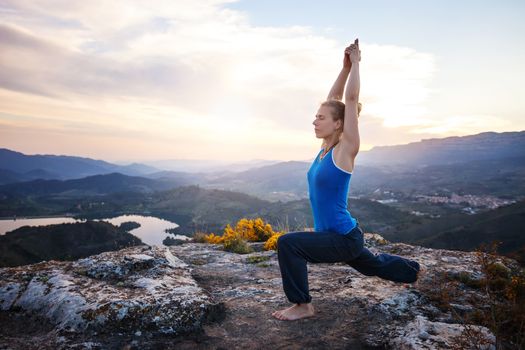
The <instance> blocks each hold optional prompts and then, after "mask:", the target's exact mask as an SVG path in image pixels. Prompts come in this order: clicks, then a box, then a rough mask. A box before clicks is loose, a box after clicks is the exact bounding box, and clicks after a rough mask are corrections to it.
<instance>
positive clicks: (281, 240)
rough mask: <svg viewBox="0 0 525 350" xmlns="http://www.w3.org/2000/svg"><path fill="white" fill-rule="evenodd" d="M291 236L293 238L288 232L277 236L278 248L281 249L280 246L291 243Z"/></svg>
mask: <svg viewBox="0 0 525 350" xmlns="http://www.w3.org/2000/svg"><path fill="white" fill-rule="evenodd" d="M290 238H291V235H290V234H286V233H285V234H284V235H282V236H279V238H277V249H279V247H284V246H288V245H290V242H291V240H290Z"/></svg>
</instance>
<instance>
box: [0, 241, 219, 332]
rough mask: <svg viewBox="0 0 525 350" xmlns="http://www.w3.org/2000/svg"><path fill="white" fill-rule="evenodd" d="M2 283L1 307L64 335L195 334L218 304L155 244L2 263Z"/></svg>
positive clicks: (185, 266) (183, 268)
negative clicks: (41, 321)
mask: <svg viewBox="0 0 525 350" xmlns="http://www.w3.org/2000/svg"><path fill="white" fill-rule="evenodd" d="M0 281H1V282H0V307H1V309H2V310H5V311H9V310H11V311H12V310H20V311H22V312H25V313H28V314H37V315H39V316H41V317H43V318H45V319H47V320H48V321H49V322H50V323H51V324H52V325H53V326H54V328H55V330H56V331H58V332H65V333H79V334H80V333H82V334H99V333H117V332H133V333H134V332H136V331H137V330H154V331H155V332H157V333H166V334H173V335H177V334H183V333H189V332H195V331H197V330H199V329H200V327H201V323H202V321H203V320H204V319H205V317H206V315H207V314H208V313H209V311H210V310H211V309H213V307H214V306H213V304H212V303H211V299H210V297H209V295H208V294H207V293H206V292H205V291H203V290H202V288H200V287H199V286H198V285H197V283H196V282H195V280H194V279H193V278H192V277H191V273H190V268H189V267H188V265H187V264H185V263H184V262H183V261H181V260H180V259H178V258H177V257H175V256H173V255H172V254H171V252H170V251H169V250H167V249H166V248H159V247H155V246H153V247H149V246H144V245H143V246H137V247H132V248H126V249H122V250H120V251H116V252H105V253H102V254H99V255H94V256H91V257H88V258H84V259H80V260H77V261H74V262H61V261H47V262H42V263H37V264H33V265H27V266H20V267H14V268H4V269H0Z"/></svg>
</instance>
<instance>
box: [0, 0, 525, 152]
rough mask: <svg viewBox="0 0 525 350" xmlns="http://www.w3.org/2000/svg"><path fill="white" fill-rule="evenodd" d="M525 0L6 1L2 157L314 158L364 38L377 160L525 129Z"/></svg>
mask: <svg viewBox="0 0 525 350" xmlns="http://www.w3.org/2000/svg"><path fill="white" fill-rule="evenodd" d="M524 15H525V2H523V1H499V2H493V1H491V2H489V1H482V0H478V1H432V2H430V1H425V2H422V1H387V0H385V1H360V2H355V1H282V0H281V1H277V0H271V1H267V0H265V1H263V0H258V1H256V0H240V1H221V0H203V1H200V0H195V1H187V0H186V1H177V0H166V1H161V0H159V1H157V0H147V1H124V0H113V1H99V0H89V1H73V0H57V1H53V0H48V1H37V0H35V1H25V0H15V1H4V0H0V16H1V21H0V148H9V149H12V150H15V151H19V152H23V153H26V154H65V155H75V156H84V157H90V158H95V159H103V160H107V161H115V162H122V161H129V162H131V161H146V160H160V159H221V160H226V159H227V160H231V161H241V160H251V159H271V160H306V159H311V158H313V157H314V156H315V155H316V153H317V151H318V149H319V147H320V145H321V140H319V139H316V138H315V134H314V130H313V125H312V121H313V119H314V115H315V112H316V110H317V108H318V105H319V103H320V102H322V101H323V100H324V98H325V97H326V95H327V93H328V91H329V89H330V87H331V85H332V83H333V81H334V80H335V78H336V76H337V74H338V72H339V70H340V68H341V65H342V58H343V50H344V47H345V46H347V45H348V44H349V43H350V42H351V41H353V40H354V39H355V38H356V37H358V38H359V40H360V45H361V51H362V61H361V66H360V69H361V95H360V100H361V102H362V103H363V111H362V114H361V117H360V120H359V123H360V124H359V128H360V135H361V150H368V149H370V148H372V147H373V146H380V145H394V144H404V143H409V142H413V141H419V140H421V139H428V138H442V137H447V136H455V135H457V136H463V135H471V134H476V133H480V132H484V131H496V132H503V131H521V130H525V113H524V112H525V94H524V92H525V89H524V87H523V84H524V78H525V74H524V73H525V69H524V68H525V63H524V62H525V40H524V39H523V38H524V37H525V21H523V17H524Z"/></svg>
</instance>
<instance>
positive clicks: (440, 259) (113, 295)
mask: <svg viewBox="0 0 525 350" xmlns="http://www.w3.org/2000/svg"><path fill="white" fill-rule="evenodd" d="M365 238H366V245H367V246H368V247H369V249H371V250H372V251H373V252H386V253H391V254H396V255H401V256H405V257H408V258H411V259H414V260H416V261H418V262H420V263H423V264H425V265H426V266H427V269H428V271H427V273H426V275H425V276H424V277H423V278H422V279H421V280H420V281H419V282H418V283H417V284H402V283H395V282H391V281H386V280H382V279H380V278H378V277H368V276H364V275H361V274H360V273H358V272H357V271H356V270H354V269H353V268H351V267H350V266H349V265H346V264H344V263H336V264H324V263H322V264H309V265H308V270H309V281H310V293H311V295H312V299H313V300H312V302H313V305H314V308H315V309H316V315H315V316H314V317H311V318H307V319H302V320H298V321H293V322H291V321H281V320H277V319H274V318H273V317H272V316H271V313H272V312H273V311H275V310H278V309H282V308H285V307H288V306H291V304H290V303H289V302H288V301H287V299H286V297H285V295H284V292H283V289H282V282H281V275H280V270H279V265H278V261H277V253H276V252H274V251H261V244H260V243H253V244H252V245H253V246H254V248H256V250H257V251H256V252H254V253H251V254H246V255H239V254H235V253H229V252H225V251H223V250H222V249H221V247H220V246H218V245H211V244H205V243H185V244H182V245H177V246H172V247H169V248H166V247H162V248H157V247H151V248H149V247H147V246H139V247H133V248H126V249H123V250H120V251H117V252H107V253H103V254H100V255H96V256H92V257H89V258H86V259H81V260H78V261H76V262H58V261H49V262H44V263H39V264H34V265H27V266H21V267H17V268H4V269H0V279H1V282H0V305H1V309H2V310H4V311H2V313H1V315H0V324H1V325H2V329H3V330H2V331H1V332H2V333H1V334H0V339H1V340H0V348H3V347H8V348H12V349H25V348H27V347H20V346H19V344H22V342H23V341H24V340H26V339H25V338H31V339H36V340H37V342H38V344H39V348H50V349H51V348H58V349H61V348H63V349H66V348H77V349H84V348H86V349H87V348H91V349H107V348H115V349H122V348H124V349H156V348H164V349H246V348H268V349H274V348H286V349H288V348H291V349H328V348H329V349H448V348H452V346H453V345H454V344H455V342H456V341H457V339H456V338H457V337H458V336H460V335H461V333H462V330H463V329H464V326H463V325H461V324H458V323H455V318H454V317H453V316H454V315H453V314H452V313H451V311H443V310H441V309H440V308H439V307H438V306H437V305H435V303H434V302H433V301H432V300H431V298H429V291H432V290H435V289H436V288H439V287H440V286H439V282H438V277H439V276H440V275H441V274H447V275H454V274H467V275H468V276H471V278H473V279H474V278H476V277H477V276H478V277H479V275H480V271H479V270H476V266H475V254H474V253H465V252H459V251H448V250H437V249H428V248H423V247H418V246H411V245H407V244H402V243H395V244H393V243H389V242H387V241H385V240H384V239H383V238H382V237H380V236H377V235H369V234H366V235H365ZM501 259H504V260H502V262H503V263H504V264H506V265H507V266H510V265H512V264H514V263H515V262H514V261H512V260H510V259H505V258H503V257H502V258H501ZM456 292H457V293H455V299H454V300H453V302H454V303H455V304H456V305H459V306H461V308H463V310H464V311H465V310H469V309H474V308H475V307H476V306H475V305H470V304H469V300H470V299H469V294H471V293H477V292H476V290H474V289H470V288H468V287H467V286H465V285H460V287H458V290H457V291H456ZM28 320H29V321H30V320H33V322H34V320H39V321H38V322H39V323H40V328H38V327H34V329H29V330H28V332H29V333H30V334H26V333H25V329H24V328H23V327H21V326H19V325H20V324H21V322H27V321H28ZM4 325H5V327H4ZM477 330H478V331H479V334H481V335H483V336H484V337H486V338H487V339H488V340H489V341H491V340H492V342H493V338H494V337H493V335H492V334H491V333H490V332H489V331H488V330H487V329H485V328H483V327H477ZM485 348H486V349H491V348H494V347H493V346H491V345H490V344H489V345H487V346H486V347H485Z"/></svg>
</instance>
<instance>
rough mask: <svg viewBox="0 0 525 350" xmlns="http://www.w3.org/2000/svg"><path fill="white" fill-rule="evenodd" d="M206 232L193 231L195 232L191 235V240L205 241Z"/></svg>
mask: <svg viewBox="0 0 525 350" xmlns="http://www.w3.org/2000/svg"><path fill="white" fill-rule="evenodd" d="M206 236H207V235H206V233H205V232H195V234H194V235H193V237H192V241H193V242H197V243H206V242H207V240H206Z"/></svg>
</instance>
